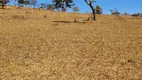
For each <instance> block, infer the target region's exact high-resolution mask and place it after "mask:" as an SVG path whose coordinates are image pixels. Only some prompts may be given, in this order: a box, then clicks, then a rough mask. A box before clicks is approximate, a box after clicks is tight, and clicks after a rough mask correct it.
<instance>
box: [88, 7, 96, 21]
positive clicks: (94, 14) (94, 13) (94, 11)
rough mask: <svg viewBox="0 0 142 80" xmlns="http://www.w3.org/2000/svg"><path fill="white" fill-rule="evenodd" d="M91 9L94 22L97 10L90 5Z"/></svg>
mask: <svg viewBox="0 0 142 80" xmlns="http://www.w3.org/2000/svg"><path fill="white" fill-rule="evenodd" d="M89 6H90V8H91V9H92V14H93V20H94V21H95V20H96V10H95V8H94V7H93V6H92V4H89Z"/></svg>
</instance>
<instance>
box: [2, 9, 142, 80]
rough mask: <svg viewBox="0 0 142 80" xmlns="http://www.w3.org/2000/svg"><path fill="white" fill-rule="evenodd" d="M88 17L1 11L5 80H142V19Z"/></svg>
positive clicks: (21, 10)
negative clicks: (93, 19)
mask: <svg viewBox="0 0 142 80" xmlns="http://www.w3.org/2000/svg"><path fill="white" fill-rule="evenodd" d="M89 16H90V15H89V14H77V13H76V14H75V13H66V12H51V11H46V10H38V9H37V10H32V9H29V10H28V9H16V8H10V9H8V10H0V80H141V79H142V18H139V17H130V16H109V15H97V21H95V22H93V21H90V22H84V21H81V20H82V18H88V17H89ZM74 18H77V21H79V22H77V23H74Z"/></svg>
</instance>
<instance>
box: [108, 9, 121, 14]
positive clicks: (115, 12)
mask: <svg viewBox="0 0 142 80" xmlns="http://www.w3.org/2000/svg"><path fill="white" fill-rule="evenodd" d="M110 12H111V15H120V12H118V10H117V9H114V10H110Z"/></svg>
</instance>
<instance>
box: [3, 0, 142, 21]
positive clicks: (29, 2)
mask: <svg viewBox="0 0 142 80" xmlns="http://www.w3.org/2000/svg"><path fill="white" fill-rule="evenodd" d="M37 1H38V0H14V5H15V6H16V7H19V8H20V7H23V6H24V7H31V8H42V9H50V10H57V11H64V12H65V11H67V9H68V8H73V11H74V12H79V11H80V10H79V8H78V7H77V6H75V4H74V1H73V0H52V4H47V3H40V4H39V3H38V4H37ZM83 1H84V2H85V3H86V4H87V5H88V6H89V7H90V9H91V10H92V12H91V13H92V15H93V20H94V21H95V20H96V14H102V13H103V9H102V8H101V7H100V6H99V5H96V7H94V3H95V2H96V0H83ZM8 2H9V0H0V3H2V8H5V6H6V4H7V3H8ZM110 12H111V15H120V12H118V10H117V9H114V10H110ZM125 15H128V14H127V13H125ZM132 16H142V14H141V13H136V14H132Z"/></svg>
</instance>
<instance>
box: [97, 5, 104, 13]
mask: <svg viewBox="0 0 142 80" xmlns="http://www.w3.org/2000/svg"><path fill="white" fill-rule="evenodd" d="M102 13H103V10H102V8H101V7H100V6H99V5H97V6H96V14H102Z"/></svg>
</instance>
